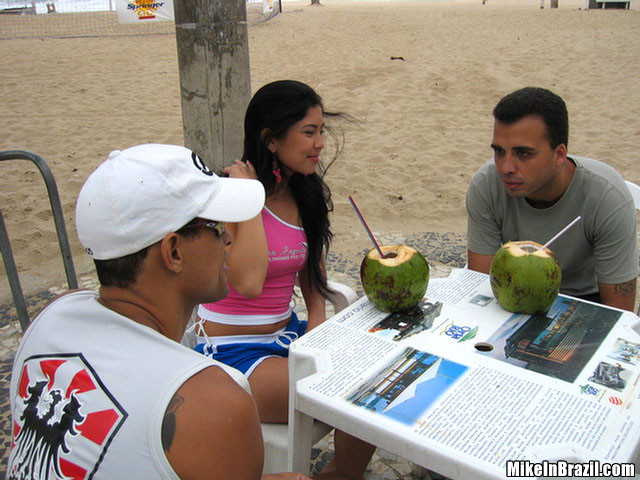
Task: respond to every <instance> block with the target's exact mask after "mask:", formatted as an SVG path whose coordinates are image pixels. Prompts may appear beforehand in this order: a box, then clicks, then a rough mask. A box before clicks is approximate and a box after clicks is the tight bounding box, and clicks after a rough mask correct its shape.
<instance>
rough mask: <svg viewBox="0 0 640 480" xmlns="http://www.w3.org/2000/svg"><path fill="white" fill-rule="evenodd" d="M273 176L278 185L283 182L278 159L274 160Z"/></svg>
mask: <svg viewBox="0 0 640 480" xmlns="http://www.w3.org/2000/svg"><path fill="white" fill-rule="evenodd" d="M273 175H274V176H275V177H276V183H280V182H282V175H280V167H278V162H277V161H276V159H275V158H274V159H273Z"/></svg>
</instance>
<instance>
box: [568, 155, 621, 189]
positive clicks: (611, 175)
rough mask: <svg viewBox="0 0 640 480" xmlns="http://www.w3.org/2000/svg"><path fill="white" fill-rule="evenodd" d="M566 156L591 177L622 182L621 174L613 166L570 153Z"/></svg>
mask: <svg viewBox="0 0 640 480" xmlns="http://www.w3.org/2000/svg"><path fill="white" fill-rule="evenodd" d="M567 157H568V158H570V159H571V160H573V161H574V163H575V164H576V166H577V167H578V169H579V170H582V171H584V172H587V173H588V174H590V175H591V176H592V177H593V178H602V179H604V180H606V181H608V182H613V183H620V182H624V179H623V178H622V175H620V173H619V172H618V171H617V170H616V169H615V168H613V167H612V166H611V165H609V164H607V163H605V162H603V161H601V160H596V159H594V158H589V157H582V156H580V155H572V154H571V155H567Z"/></svg>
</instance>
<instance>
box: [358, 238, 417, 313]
mask: <svg viewBox="0 0 640 480" xmlns="http://www.w3.org/2000/svg"><path fill="white" fill-rule="evenodd" d="M380 249H381V250H382V253H383V255H384V256H385V258H381V257H380V254H379V253H378V250H377V249H376V248H374V249H373V250H371V251H370V252H369V253H368V254H367V255H366V256H365V257H364V259H363V260H362V264H361V265H360V280H361V281H362V287H363V289H364V293H365V294H366V295H367V297H368V298H369V300H370V301H371V303H373V304H374V305H375V306H376V307H378V308H379V309H380V310H382V311H383V312H394V313H395V312H401V311H404V310H408V309H410V308H413V307H415V306H416V305H418V303H420V300H422V299H423V298H424V294H425V293H426V291H427V286H428V285H429V264H428V263H427V261H426V260H425V258H424V256H422V254H421V253H420V252H419V251H417V250H416V249H415V248H413V247H409V246H407V245H386V246H383V247H380Z"/></svg>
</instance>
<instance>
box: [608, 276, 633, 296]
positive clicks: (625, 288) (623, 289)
mask: <svg viewBox="0 0 640 480" xmlns="http://www.w3.org/2000/svg"><path fill="white" fill-rule="evenodd" d="M613 288H614V292H616V294H618V295H631V294H632V293H635V291H636V290H635V282H634V281H633V280H629V281H628V282H624V283H616V284H615V285H614V287H613Z"/></svg>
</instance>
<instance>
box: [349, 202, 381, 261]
mask: <svg viewBox="0 0 640 480" xmlns="http://www.w3.org/2000/svg"><path fill="white" fill-rule="evenodd" d="M349 201H350V202H351V206H352V207H353V209H354V210H355V211H356V214H357V215H358V218H359V219H360V221H361V222H362V225H364V228H365V230H366V231H367V233H368V234H369V238H370V239H371V241H372V242H373V244H374V245H375V246H376V248H377V249H378V253H379V254H380V258H387V257H385V256H384V253H382V250H380V247H379V246H378V242H376V239H375V238H373V233H371V230H369V225H367V222H365V221H364V217H363V216H362V214H361V213H360V210H359V209H358V206H357V205H356V202H355V201H354V200H353V198H351V195H349Z"/></svg>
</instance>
